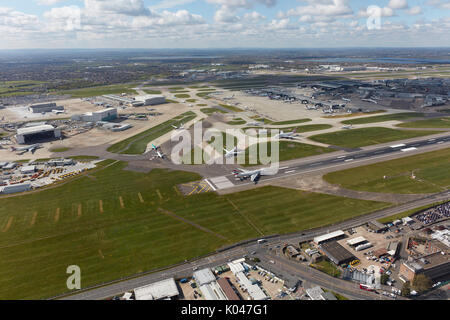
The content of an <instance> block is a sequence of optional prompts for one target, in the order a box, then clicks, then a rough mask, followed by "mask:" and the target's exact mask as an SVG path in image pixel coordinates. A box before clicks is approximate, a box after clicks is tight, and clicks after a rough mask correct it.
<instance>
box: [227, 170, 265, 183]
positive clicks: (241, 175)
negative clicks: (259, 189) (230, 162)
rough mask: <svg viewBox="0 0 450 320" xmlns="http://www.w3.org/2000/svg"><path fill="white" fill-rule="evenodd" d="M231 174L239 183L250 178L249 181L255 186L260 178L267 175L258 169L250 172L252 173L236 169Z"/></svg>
mask: <svg viewBox="0 0 450 320" xmlns="http://www.w3.org/2000/svg"><path fill="white" fill-rule="evenodd" d="M232 173H233V175H234V176H235V177H236V178H237V179H240V180H241V181H244V180H246V179H248V178H250V181H251V182H254V183H255V184H257V183H258V181H259V179H260V178H261V176H265V175H267V174H266V172H265V171H264V169H258V170H252V171H247V170H243V169H236V170H234V171H233V172H232Z"/></svg>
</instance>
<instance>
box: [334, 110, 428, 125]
mask: <svg viewBox="0 0 450 320" xmlns="http://www.w3.org/2000/svg"><path fill="white" fill-rule="evenodd" d="M423 116H424V114H423V113H414V112H406V113H395V114H386V115H381V116H375V117H367V118H359V119H351V120H345V121H342V123H343V124H366V123H376V122H385V121H392V120H398V121H400V120H406V119H411V118H421V117H423Z"/></svg>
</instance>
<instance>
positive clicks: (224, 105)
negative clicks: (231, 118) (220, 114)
mask: <svg viewBox="0 0 450 320" xmlns="http://www.w3.org/2000/svg"><path fill="white" fill-rule="evenodd" d="M219 106H221V107H222V108H225V109H227V110H230V111H231V112H243V111H244V110H242V109H240V108H238V107H235V106H230V105H228V104H219Z"/></svg>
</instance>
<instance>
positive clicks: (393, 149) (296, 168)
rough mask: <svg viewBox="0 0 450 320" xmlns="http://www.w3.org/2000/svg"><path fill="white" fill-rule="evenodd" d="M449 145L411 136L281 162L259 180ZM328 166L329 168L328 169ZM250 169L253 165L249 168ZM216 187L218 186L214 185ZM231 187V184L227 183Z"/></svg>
mask: <svg viewBox="0 0 450 320" xmlns="http://www.w3.org/2000/svg"><path fill="white" fill-rule="evenodd" d="M449 146H450V136H448V135H446V136H440V137H436V138H428V139H424V140H414V141H412V142H403V143H402V142H395V143H392V144H391V145H390V146H384V147H378V148H370V149H367V150H362V151H356V152H352V153H346V154H343V155H340V156H337V155H334V156H326V157H320V159H319V160H313V161H308V160H305V159H303V160H302V161H296V162H294V161H290V162H289V163H290V164H286V165H284V164H281V165H280V166H281V168H280V169H279V171H278V173H277V174H276V175H271V176H262V177H261V179H260V183H264V182H268V181H272V180H275V179H281V178H286V177H291V176H296V175H298V174H305V173H311V172H315V171H323V170H327V171H334V169H337V170H342V169H346V167H355V166H360V165H365V164H367V162H368V161H369V162H370V161H372V162H381V161H387V160H391V159H397V158H400V157H405V156H413V155H415V154H417V153H418V152H428V151H434V150H438V149H442V148H447V147H449ZM330 169H331V170H330ZM248 170H252V169H248ZM226 177H227V178H228V180H230V182H231V183H232V184H233V185H234V187H241V186H246V185H247V186H248V185H251V184H253V182H250V181H243V182H241V181H239V180H236V179H235V177H234V176H233V175H232V174H229V175H227V176H226ZM211 179H213V180H214V178H210V179H208V181H211ZM214 187H216V188H217V189H218V190H220V188H219V187H218V186H216V185H215V186H214ZM230 189H231V187H230Z"/></svg>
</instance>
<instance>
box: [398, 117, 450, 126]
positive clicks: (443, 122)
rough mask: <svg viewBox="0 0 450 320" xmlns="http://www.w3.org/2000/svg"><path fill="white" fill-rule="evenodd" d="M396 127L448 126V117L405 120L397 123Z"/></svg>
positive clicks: (449, 118) (449, 124) (449, 123)
mask: <svg viewBox="0 0 450 320" xmlns="http://www.w3.org/2000/svg"><path fill="white" fill-rule="evenodd" d="M397 127H401V128H419V129H420V128H444V129H448V128H450V117H444V118H437V119H429V120H419V121H412V122H405V123H401V124H398V125H397Z"/></svg>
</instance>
